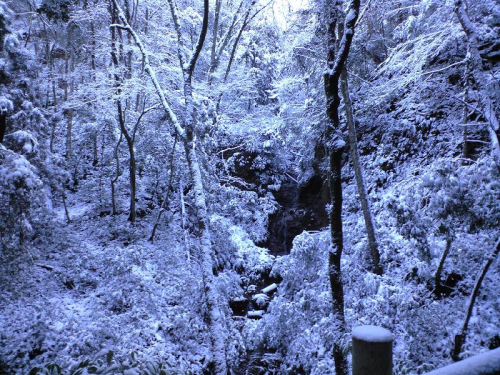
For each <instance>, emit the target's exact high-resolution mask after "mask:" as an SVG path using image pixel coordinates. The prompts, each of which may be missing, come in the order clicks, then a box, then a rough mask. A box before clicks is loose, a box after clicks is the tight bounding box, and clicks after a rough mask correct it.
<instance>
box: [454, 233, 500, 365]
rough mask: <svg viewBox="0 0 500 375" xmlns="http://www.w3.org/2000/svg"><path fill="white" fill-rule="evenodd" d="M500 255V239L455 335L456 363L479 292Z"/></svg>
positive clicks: (477, 283)
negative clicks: (458, 331) (460, 326)
mask: <svg viewBox="0 0 500 375" xmlns="http://www.w3.org/2000/svg"><path fill="white" fill-rule="evenodd" d="M499 253H500V238H499V239H498V240H497V242H496V244H495V248H494V249H493V252H492V253H491V255H490V256H489V257H488V258H487V260H486V262H485V263H484V266H483V269H482V270H481V273H480V274H479V277H478V278H477V280H476V284H475V285H474V290H473V291H472V294H471V296H470V300H469V305H468V307H467V313H466V314H465V319H464V323H463V325H462V329H461V330H460V333H458V334H457V335H455V342H454V346H453V351H452V354H451V357H452V358H453V360H454V361H459V360H460V354H461V353H462V347H463V344H464V343H465V339H466V337H467V331H468V329H469V321H470V318H471V316H472V310H473V308H474V303H475V302H476V299H477V297H478V295H479V290H480V289H481V284H482V283H483V280H484V277H485V276H486V273H487V272H488V270H489V268H490V266H491V264H492V263H493V261H494V260H495V259H496V258H497V256H498V254H499Z"/></svg>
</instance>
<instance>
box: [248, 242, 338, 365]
mask: <svg viewBox="0 0 500 375" xmlns="http://www.w3.org/2000/svg"><path fill="white" fill-rule="evenodd" d="M328 237H329V236H328V232H322V233H319V234H309V233H307V232H304V233H302V234H301V235H299V236H298V237H296V238H295V240H294V243H293V248H292V250H291V253H290V255H287V256H283V257H280V258H278V260H277V262H276V264H275V266H274V267H273V273H274V274H276V275H279V276H281V277H282V278H283V281H282V282H281V283H280V284H279V287H278V293H277V295H276V296H275V297H274V298H273V299H272V300H271V302H270V304H269V307H268V313H267V314H264V318H263V319H262V320H261V321H259V322H258V323H253V322H249V323H248V325H247V327H246V329H245V332H246V335H247V337H250V338H251V340H250V341H251V343H252V344H253V345H255V346H259V345H263V346H264V347H267V348H274V349H276V350H277V351H278V352H279V353H280V354H281V355H282V357H283V359H284V362H283V365H282V369H281V370H282V372H283V373H288V372H305V373H308V374H330V373H332V374H333V371H334V370H333V369H334V366H333V358H332V355H331V348H332V344H333V342H334V340H341V341H342V342H343V343H344V346H345V347H346V348H347V340H348V338H347V337H343V336H342V335H339V334H338V332H337V330H336V322H335V320H334V318H333V310H332V308H331V292H330V284H329V279H328V261H327V256H328V248H329V246H328V245H329V238H328Z"/></svg>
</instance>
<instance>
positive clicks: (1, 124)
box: [0, 113, 7, 144]
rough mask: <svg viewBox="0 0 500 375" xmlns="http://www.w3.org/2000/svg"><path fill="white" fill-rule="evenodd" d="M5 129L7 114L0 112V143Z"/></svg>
mask: <svg viewBox="0 0 500 375" xmlns="http://www.w3.org/2000/svg"><path fill="white" fill-rule="evenodd" d="M6 129H7V114H6V113H0V144H2V143H3V137H5V130H6Z"/></svg>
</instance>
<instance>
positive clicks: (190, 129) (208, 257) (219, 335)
mask: <svg viewBox="0 0 500 375" xmlns="http://www.w3.org/2000/svg"><path fill="white" fill-rule="evenodd" d="M111 1H112V2H113V4H114V6H115V8H116V9H117V10H118V16H119V20H120V21H121V23H122V25H120V28H123V29H126V30H127V31H128V32H129V33H130V35H132V37H133V39H134V41H135V43H136V45H137V47H138V48H139V50H140V52H141V53H142V56H143V59H144V70H145V71H146V72H147V73H148V74H149V76H150V78H151V81H152V83H153V85H154V87H155V89H156V93H157V94H158V97H159V99H160V102H161V104H162V106H163V109H164V110H165V114H166V116H167V119H168V120H170V122H171V123H172V124H173V127H174V129H175V131H176V133H177V136H178V137H179V138H180V139H181V140H182V142H183V145H184V151H185V153H186V159H187V162H188V167H189V171H190V175H191V179H192V182H193V191H194V207H195V213H196V223H197V229H198V232H199V240H200V246H201V249H200V251H198V252H196V254H197V257H198V259H199V261H200V264H201V274H202V280H203V286H204V292H205V296H206V306H207V312H208V314H207V315H208V317H209V322H208V324H209V329H210V336H211V340H212V353H213V356H214V365H215V373H217V374H221V375H225V374H227V373H228V367H227V359H226V345H225V341H226V339H225V336H226V334H225V329H224V324H223V319H224V315H223V313H222V311H221V309H220V306H219V303H218V293H217V289H216V288H215V281H214V274H213V265H214V259H213V258H214V252H213V247H212V242H211V238H210V231H209V228H208V209H207V204H206V200H205V190H204V188H203V182H202V176H201V169H200V164H199V162H198V155H197V152H196V148H195V134H194V129H195V126H196V116H195V108H194V102H193V92H192V84H191V80H192V75H193V72H194V68H195V66H196V62H197V60H198V57H199V55H200V52H201V50H202V48H203V44H204V42H205V37H206V34H207V29H208V10H209V9H208V8H209V0H204V12H203V23H202V30H201V33H200V36H199V39H198V43H197V44H196V49H195V51H194V52H193V55H192V56H191V59H190V61H189V64H188V65H187V66H186V68H185V72H184V100H185V110H184V113H185V114H186V117H185V120H184V125H183V124H182V123H181V122H180V121H179V119H178V118H177V116H176V114H175V113H174V111H173V110H172V108H171V107H170V105H169V103H168V101H167V98H166V97H165V92H164V90H162V87H161V86H160V84H159V82H158V79H157V78H156V73H155V71H154V69H153V67H152V66H151V64H150V61H149V55H148V53H147V50H146V48H145V47H144V45H143V43H142V41H141V40H140V38H139V36H138V35H137V33H136V32H135V31H134V30H133V29H132V28H131V26H130V24H129V23H128V21H127V18H126V17H125V15H124V14H123V11H122V10H121V8H120V6H119V4H118V1H117V0H111Z"/></svg>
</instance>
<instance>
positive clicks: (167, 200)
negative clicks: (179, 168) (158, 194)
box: [149, 136, 184, 243]
mask: <svg viewBox="0 0 500 375" xmlns="http://www.w3.org/2000/svg"><path fill="white" fill-rule="evenodd" d="M176 146H177V136H176V137H175V140H174V145H173V146H172V153H171V154H170V162H169V165H170V177H169V179H168V185H167V193H166V194H165V199H164V200H163V201H162V202H161V205H160V211H159V212H158V216H157V217H156V220H155V223H154V225H153V230H152V231H151V236H149V241H150V242H151V243H152V242H153V241H154V239H155V235H156V230H157V229H158V226H159V225H160V220H161V217H162V215H163V213H164V212H165V211H167V210H168V209H169V205H170V192H171V191H172V190H173V182H174V156H175V147H176ZM182 220H183V223H184V218H183V219H182ZM183 229H184V227H183Z"/></svg>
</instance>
